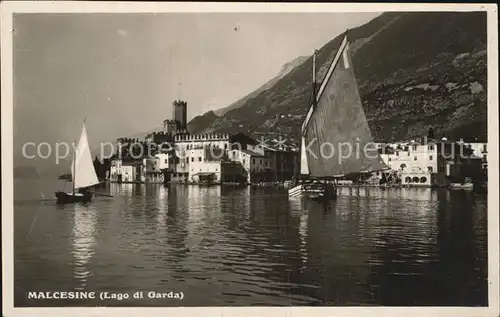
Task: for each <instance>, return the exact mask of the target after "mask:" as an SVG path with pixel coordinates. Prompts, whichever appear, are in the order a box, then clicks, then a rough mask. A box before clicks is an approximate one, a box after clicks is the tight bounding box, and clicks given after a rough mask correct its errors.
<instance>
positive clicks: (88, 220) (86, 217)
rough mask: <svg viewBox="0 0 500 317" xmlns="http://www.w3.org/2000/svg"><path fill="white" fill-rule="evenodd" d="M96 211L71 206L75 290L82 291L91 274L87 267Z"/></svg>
mask: <svg viewBox="0 0 500 317" xmlns="http://www.w3.org/2000/svg"><path fill="white" fill-rule="evenodd" d="M96 221H97V219H96V210H95V208H94V207H93V206H92V205H91V204H89V205H81V204H75V205H74V206H73V236H72V238H73V250H72V252H71V253H72V254H73V259H74V262H73V277H74V278H75V280H76V286H75V289H77V290H83V289H85V286H86V285H87V282H88V279H89V277H90V276H92V272H91V270H90V269H89V267H88V264H89V262H90V260H91V259H92V256H93V255H94V253H95V252H94V244H95V226H96Z"/></svg>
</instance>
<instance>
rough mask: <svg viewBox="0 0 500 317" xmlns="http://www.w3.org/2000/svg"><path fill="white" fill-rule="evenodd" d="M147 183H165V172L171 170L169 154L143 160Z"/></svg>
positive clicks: (160, 154)
mask: <svg viewBox="0 0 500 317" xmlns="http://www.w3.org/2000/svg"><path fill="white" fill-rule="evenodd" d="M143 166H144V167H145V181H146V183H163V181H164V172H165V170H168V169H169V154H167V153H159V154H156V155H155V156H153V157H146V158H144V159H143Z"/></svg>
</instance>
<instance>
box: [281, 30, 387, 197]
mask: <svg viewBox="0 0 500 317" xmlns="http://www.w3.org/2000/svg"><path fill="white" fill-rule="evenodd" d="M315 64H316V52H315V53H314V55H313V85H312V86H313V89H312V90H313V102H312V105H311V107H310V108H309V111H308V113H307V116H306V118H305V120H304V122H303V124H302V140H301V149H300V177H299V179H298V180H297V182H296V184H295V186H293V187H292V188H290V189H289V191H288V195H289V197H290V198H292V197H299V196H303V195H305V196H308V197H310V198H313V199H321V200H323V199H326V200H331V199H335V198H336V197H337V191H336V185H335V184H336V181H337V180H338V179H339V178H341V177H343V176H346V175H351V174H357V173H370V172H375V171H381V170H385V169H387V166H386V165H385V163H384V162H383V161H382V159H381V157H380V155H379V153H378V149H377V148H376V147H375V146H374V145H373V144H372V143H373V138H372V135H371V132H370V128H369V126H368V122H367V120H366V116H365V113H364V110H363V105H362V102H361V98H360V95H359V89H358V85H357V83H356V78H355V75H354V69H353V68H354V67H353V64H352V59H351V55H350V52H349V42H348V40H347V33H346V35H345V36H344V38H343V40H342V43H341V45H340V48H339V50H338V51H337V53H336V55H335V57H334V59H333V61H332V63H331V65H330V67H329V69H328V72H327V73H326V76H325V78H324V80H323V81H322V83H321V86H320V88H319V90H317V92H316V65H315ZM346 152H347V153H346Z"/></svg>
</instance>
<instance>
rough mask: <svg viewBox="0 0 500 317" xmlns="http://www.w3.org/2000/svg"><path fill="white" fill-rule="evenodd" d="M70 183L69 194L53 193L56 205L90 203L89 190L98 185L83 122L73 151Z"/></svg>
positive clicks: (91, 194)
mask: <svg viewBox="0 0 500 317" xmlns="http://www.w3.org/2000/svg"><path fill="white" fill-rule="evenodd" d="M71 182H72V185H73V190H72V191H71V192H69V193H68V192H64V191H58V192H56V193H55V196H56V199H57V204H71V203H79V202H90V201H91V200H92V197H93V193H92V192H91V191H90V188H91V187H92V186H95V185H97V184H99V179H98V178H97V174H96V172H95V168H94V163H93V161H92V156H91V155H90V148H89V143H88V138H87V129H86V128H85V122H84V123H83V127H82V133H81V135H80V140H79V141H78V144H77V146H76V148H75V149H74V151H73V161H72V163H71Z"/></svg>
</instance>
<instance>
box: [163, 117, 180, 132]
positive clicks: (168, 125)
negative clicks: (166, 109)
mask: <svg viewBox="0 0 500 317" xmlns="http://www.w3.org/2000/svg"><path fill="white" fill-rule="evenodd" d="M163 132H164V133H168V134H175V133H176V132H177V121H175V120H170V119H167V120H163Z"/></svg>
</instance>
